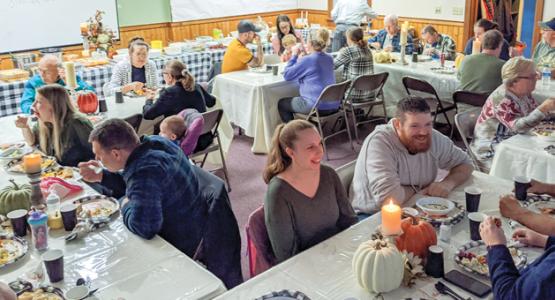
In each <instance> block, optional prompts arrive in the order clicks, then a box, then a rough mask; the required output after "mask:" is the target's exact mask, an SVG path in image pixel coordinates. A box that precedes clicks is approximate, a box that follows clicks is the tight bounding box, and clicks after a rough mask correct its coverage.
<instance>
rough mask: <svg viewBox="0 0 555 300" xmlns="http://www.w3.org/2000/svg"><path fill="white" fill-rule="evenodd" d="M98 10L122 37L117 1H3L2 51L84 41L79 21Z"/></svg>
mask: <svg viewBox="0 0 555 300" xmlns="http://www.w3.org/2000/svg"><path fill="white" fill-rule="evenodd" d="M96 10H102V11H104V12H106V14H104V16H103V21H102V23H103V25H104V27H107V28H110V29H112V30H114V31H115V33H116V38H119V27H118V13H117V6H116V0H94V1H91V0H0V28H1V29H0V41H1V42H0V53H8V52H19V51H26V50H35V49H41V48H48V47H60V46H69V45H76V44H81V43H82V42H83V39H82V37H81V33H80V30H79V24H80V23H82V22H85V21H86V20H88V19H89V18H90V17H94V14H95V12H96Z"/></svg>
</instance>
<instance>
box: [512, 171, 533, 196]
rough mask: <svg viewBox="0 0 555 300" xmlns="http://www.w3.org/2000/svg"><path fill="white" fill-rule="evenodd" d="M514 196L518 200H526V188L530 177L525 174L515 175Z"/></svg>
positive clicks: (528, 185)
mask: <svg viewBox="0 0 555 300" xmlns="http://www.w3.org/2000/svg"><path fill="white" fill-rule="evenodd" d="M514 181H515V197H516V198H517V199H518V200H520V201H526V199H527V196H528V188H529V187H530V186H531V184H530V181H531V180H530V178H529V177H526V176H515V177H514Z"/></svg>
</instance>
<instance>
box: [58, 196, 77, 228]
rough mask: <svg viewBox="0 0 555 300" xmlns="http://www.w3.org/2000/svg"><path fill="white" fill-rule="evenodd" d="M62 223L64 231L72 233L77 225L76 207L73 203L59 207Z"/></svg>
mask: <svg viewBox="0 0 555 300" xmlns="http://www.w3.org/2000/svg"><path fill="white" fill-rule="evenodd" d="M60 212H61V214H62V221H63V223H64V229H65V230H66V231H72V230H73V228H75V225H77V205H75V204H73V203H65V204H63V205H62V206H61V207H60Z"/></svg>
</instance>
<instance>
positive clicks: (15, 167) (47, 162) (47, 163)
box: [5, 155, 59, 174]
mask: <svg viewBox="0 0 555 300" xmlns="http://www.w3.org/2000/svg"><path fill="white" fill-rule="evenodd" d="M41 158H42V163H41V166H42V168H41V170H42V172H44V171H47V170H50V169H51V168H54V167H57V166H59V165H58V163H57V162H56V158H55V157H53V156H46V155H41ZM5 168H6V171H8V172H12V173H19V174H25V170H23V157H20V158H18V159H14V160H12V161H10V162H9V163H8V164H6V166H5Z"/></svg>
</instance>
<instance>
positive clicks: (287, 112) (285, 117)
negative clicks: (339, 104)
mask: <svg viewBox="0 0 555 300" xmlns="http://www.w3.org/2000/svg"><path fill="white" fill-rule="evenodd" d="M311 109H312V106H310V105H309V104H308V103H307V101H306V100H304V99H303V98H302V97H288V98H282V99H279V101H278V111H279V116H280V117H281V120H282V121H283V122H284V123H287V122H289V121H291V120H293V119H294V118H295V113H301V114H308V113H309V112H310V110H311ZM335 112H337V109H334V110H320V109H319V110H318V113H319V114H320V115H321V116H326V115H331V114H333V113H335Z"/></svg>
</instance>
